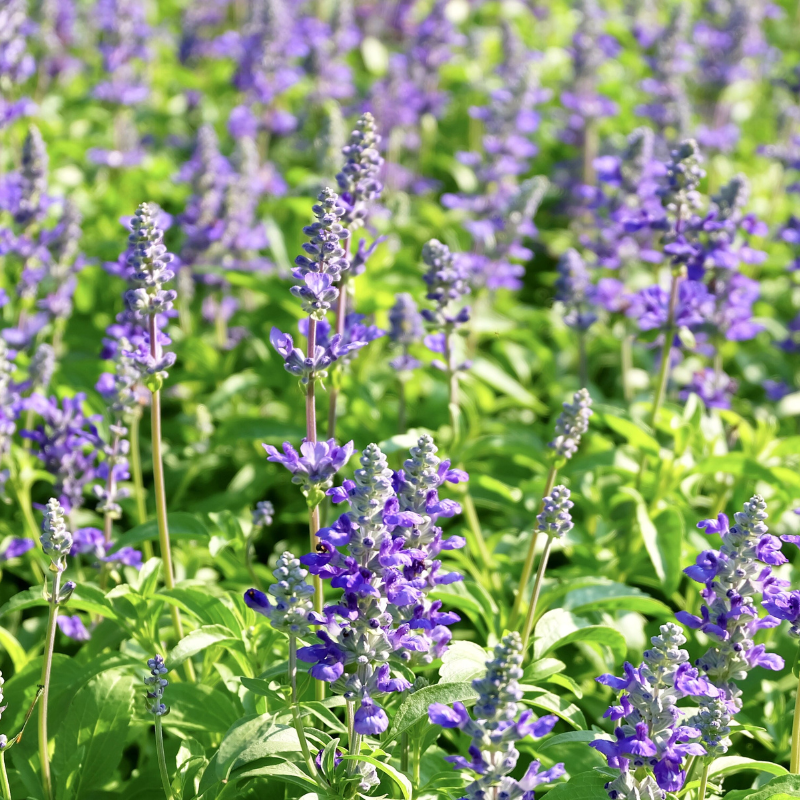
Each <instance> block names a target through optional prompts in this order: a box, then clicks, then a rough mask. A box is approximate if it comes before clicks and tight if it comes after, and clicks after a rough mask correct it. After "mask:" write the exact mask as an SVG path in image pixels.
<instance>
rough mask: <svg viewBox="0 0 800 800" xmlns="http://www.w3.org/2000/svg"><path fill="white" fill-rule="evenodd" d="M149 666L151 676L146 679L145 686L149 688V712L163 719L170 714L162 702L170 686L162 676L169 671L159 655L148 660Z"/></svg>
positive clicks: (147, 695)
mask: <svg viewBox="0 0 800 800" xmlns="http://www.w3.org/2000/svg"><path fill="white" fill-rule="evenodd" d="M147 666H148V667H150V675H149V676H148V677H147V678H145V679H144V683H145V686H147V694H146V697H147V710H148V711H149V712H150V713H151V714H154V715H155V716H157V717H163V716H165V715H166V714H169V709H168V708H167V707H166V706H165V705H164V703H163V702H162V700H163V698H164V689H166V688H167V686H169V681H168V680H167V679H166V678H164V677H162V676H164V675H166V674H167V672H168V671H169V670H168V669H167V667H166V664H164V659H163V658H162V657H161V656H159V655H155V656H153V658H149V659H147Z"/></svg>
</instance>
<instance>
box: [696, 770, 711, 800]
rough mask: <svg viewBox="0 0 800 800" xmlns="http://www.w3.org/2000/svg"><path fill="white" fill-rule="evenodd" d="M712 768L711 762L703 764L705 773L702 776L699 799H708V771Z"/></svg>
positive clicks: (698, 793)
mask: <svg viewBox="0 0 800 800" xmlns="http://www.w3.org/2000/svg"><path fill="white" fill-rule="evenodd" d="M710 769H711V762H710V761H709V762H708V763H707V764H704V765H703V774H702V775H701V776H700V788H699V789H698V790H697V800H706V791H707V790H708V771H709V770H710Z"/></svg>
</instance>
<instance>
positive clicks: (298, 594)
mask: <svg viewBox="0 0 800 800" xmlns="http://www.w3.org/2000/svg"><path fill="white" fill-rule="evenodd" d="M272 574H273V575H274V576H275V578H276V580H277V583H273V584H272V586H270V587H269V589H268V592H269V594H270V595H271V596H272V597H273V598H274V600H273V602H274V603H275V605H272V604H271V603H270V601H269V598H268V597H267V595H266V594H264V592H260V591H258V589H248V590H247V591H246V592H245V593H244V602H245V605H247V607H248V608H251V609H253V611H255V612H256V613H257V614H261V615H262V616H265V617H267V618H269V621H270V624H271V625H272V627H273V628H275V630H276V631H283V632H284V633H286V634H288V635H290V636H299V637H305V636H308V634H309V631H310V626H311V625H319V624H321V623H323V622H324V621H325V619H324V618H323V617H320V616H318V615H317V614H316V613H315V612H314V603H313V598H314V587H313V586H312V585H311V584H310V583H308V582H307V581H306V576H307V575H308V570H305V569H303V567H302V566H301V564H300V561H299V560H298V559H296V558H295V557H294V556H293V555H292V554H291V553H290V552H288V551H287V552H285V553H283V554H282V555H281V556H279V558H278V564H277V567H276V568H275V570H273V572H272Z"/></svg>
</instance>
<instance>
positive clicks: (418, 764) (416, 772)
mask: <svg viewBox="0 0 800 800" xmlns="http://www.w3.org/2000/svg"><path fill="white" fill-rule="evenodd" d="M421 769H422V754H421V752H420V742H419V740H417V741H415V742H414V767H413V774H412V776H411V784H412V786H414V787H419V784H420V771H421Z"/></svg>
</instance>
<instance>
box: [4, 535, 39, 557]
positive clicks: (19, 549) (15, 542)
mask: <svg viewBox="0 0 800 800" xmlns="http://www.w3.org/2000/svg"><path fill="white" fill-rule="evenodd" d="M34 547H36V542H34V540H33V539H27V538H15V539H11V541H10V542H9V543H8V544H7V545H6V549H5V550H3V551H2V552H0V563H2V562H3V561H9V560H10V559H12V558H19V557H20V556H23V555H25V553H27V552H28V550H32V549H33V548H34Z"/></svg>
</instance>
